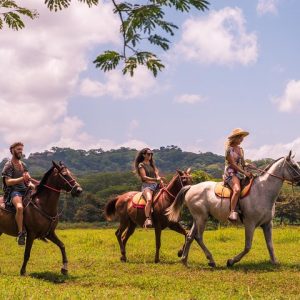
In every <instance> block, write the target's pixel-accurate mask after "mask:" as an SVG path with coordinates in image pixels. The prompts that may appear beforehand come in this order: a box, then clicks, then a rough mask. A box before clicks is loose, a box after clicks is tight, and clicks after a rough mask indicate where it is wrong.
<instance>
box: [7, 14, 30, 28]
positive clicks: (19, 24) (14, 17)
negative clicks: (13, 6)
mask: <svg viewBox="0 0 300 300" xmlns="http://www.w3.org/2000/svg"><path fill="white" fill-rule="evenodd" d="M3 19H4V22H5V23H6V24H7V25H8V27H9V28H12V29H14V30H19V29H22V28H24V27H25V24H24V23H23V21H22V20H21V18H20V16H19V15H18V14H16V13H14V12H8V13H4V14H3Z"/></svg>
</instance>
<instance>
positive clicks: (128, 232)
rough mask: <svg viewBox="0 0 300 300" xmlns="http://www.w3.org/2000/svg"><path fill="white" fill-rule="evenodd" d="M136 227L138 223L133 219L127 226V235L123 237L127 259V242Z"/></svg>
mask: <svg viewBox="0 0 300 300" xmlns="http://www.w3.org/2000/svg"><path fill="white" fill-rule="evenodd" d="M135 228H136V224H135V223H133V222H132V221H131V222H130V224H129V226H128V227H127V230H126V232H125V235H124V236H123V237H122V243H123V246H124V256H125V259H126V243H127V241H128V239H129V238H130V236H131V235H132V234H133V233H134V231H135Z"/></svg>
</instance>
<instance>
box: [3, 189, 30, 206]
mask: <svg viewBox="0 0 300 300" xmlns="http://www.w3.org/2000/svg"><path fill="white" fill-rule="evenodd" d="M25 193H26V192H25V191H24V192H22V191H12V192H11V193H10V195H9V197H7V198H8V199H7V201H6V205H11V206H12V205H13V203H12V200H13V198H14V197H22V198H23V197H24V196H25Z"/></svg>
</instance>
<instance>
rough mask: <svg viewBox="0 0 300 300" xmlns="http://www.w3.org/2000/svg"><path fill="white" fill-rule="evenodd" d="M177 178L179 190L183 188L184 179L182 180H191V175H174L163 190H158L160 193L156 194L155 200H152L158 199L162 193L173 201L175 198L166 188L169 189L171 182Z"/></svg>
mask: <svg viewBox="0 0 300 300" xmlns="http://www.w3.org/2000/svg"><path fill="white" fill-rule="evenodd" d="M177 177H179V182H180V185H181V188H183V187H184V184H183V179H184V178H187V179H190V178H191V175H180V174H179V173H177V175H176V176H175V177H173V179H172V180H171V181H170V182H169V183H168V185H167V186H164V187H163V188H161V189H160V191H159V192H158V194H157V195H156V196H155V199H154V200H156V199H158V197H159V196H160V195H161V194H162V193H163V192H165V193H167V194H168V195H169V196H170V197H171V198H172V199H175V198H176V196H174V195H173V194H172V193H171V192H170V191H169V190H168V188H169V186H170V184H171V183H172V182H173V181H175V180H176V179H177Z"/></svg>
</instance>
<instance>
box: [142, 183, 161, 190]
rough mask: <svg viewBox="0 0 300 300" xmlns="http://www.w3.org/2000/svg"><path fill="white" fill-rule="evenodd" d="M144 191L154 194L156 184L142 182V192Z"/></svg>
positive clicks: (156, 187)
mask: <svg viewBox="0 0 300 300" xmlns="http://www.w3.org/2000/svg"><path fill="white" fill-rule="evenodd" d="M145 189H149V190H151V191H152V192H155V191H156V190H157V189H158V183H147V182H143V184H142V192H143V191H144V190H145Z"/></svg>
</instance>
